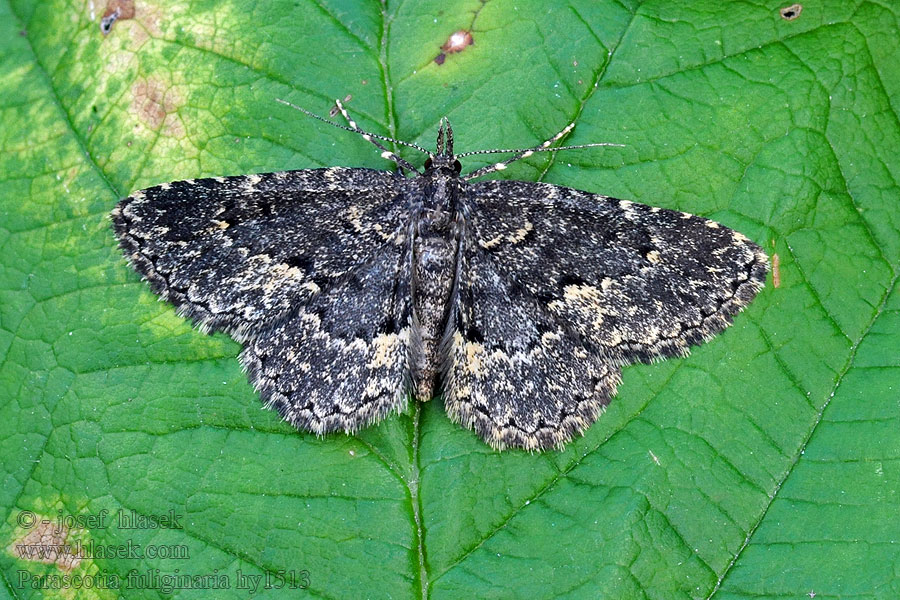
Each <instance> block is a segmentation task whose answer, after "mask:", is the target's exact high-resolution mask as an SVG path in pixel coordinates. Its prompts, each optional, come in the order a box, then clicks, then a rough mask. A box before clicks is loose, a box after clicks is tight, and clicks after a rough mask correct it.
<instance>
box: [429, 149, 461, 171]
mask: <svg viewBox="0 0 900 600" xmlns="http://www.w3.org/2000/svg"><path fill="white" fill-rule="evenodd" d="M448 169H449V170H451V171H453V174H454V175H459V174H460V172H461V171H462V163H460V162H459V161H458V160H456V157H455V156H453V155H452V154H451V155H450V156H444V155H443V154H436V155H432V156H429V157H428V158H427V159H426V160H425V172H426V173H434V172H435V171H441V170H448Z"/></svg>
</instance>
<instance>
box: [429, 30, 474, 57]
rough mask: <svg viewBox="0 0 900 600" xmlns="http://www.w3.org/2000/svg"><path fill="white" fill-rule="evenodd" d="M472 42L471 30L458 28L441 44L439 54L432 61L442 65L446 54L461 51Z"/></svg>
mask: <svg viewBox="0 0 900 600" xmlns="http://www.w3.org/2000/svg"><path fill="white" fill-rule="evenodd" d="M474 43H475V40H474V39H473V38H472V32H470V31H466V30H465V29H460V30H459V31H456V32H454V33H453V34H452V35H451V36H450V37H449V38H447V41H446V42H444V44H443V45H442V46H441V52H440V54H438V55H437V56H436V57H435V58H434V62H436V63H437V64H439V65H442V64H444V61H445V60H447V55H448V54H455V53H457V52H462V51H463V50H465V49H466V48H467V47H469V46H471V45H472V44H474Z"/></svg>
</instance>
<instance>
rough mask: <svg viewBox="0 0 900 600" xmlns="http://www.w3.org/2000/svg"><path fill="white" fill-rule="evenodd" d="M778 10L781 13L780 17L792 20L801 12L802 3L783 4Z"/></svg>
mask: <svg viewBox="0 0 900 600" xmlns="http://www.w3.org/2000/svg"><path fill="white" fill-rule="evenodd" d="M779 12H780V13H781V18H782V19H784V20H785V21H793V20H794V19H796V18H797V17H799V16H800V13H801V12H803V5H802V4H791V5H790V6H785V7H784V8H782V9H781V10H780V11H779Z"/></svg>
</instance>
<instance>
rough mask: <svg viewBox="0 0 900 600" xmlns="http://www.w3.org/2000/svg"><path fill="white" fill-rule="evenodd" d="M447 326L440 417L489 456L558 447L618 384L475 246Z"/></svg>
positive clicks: (605, 364) (613, 373) (598, 358)
mask: <svg viewBox="0 0 900 600" xmlns="http://www.w3.org/2000/svg"><path fill="white" fill-rule="evenodd" d="M467 241H470V240H467ZM449 325H450V328H451V329H450V333H449V337H448V339H447V342H446V343H447V352H448V355H447V364H446V370H445V373H444V405H445V407H446V410H447V414H448V415H449V416H450V418H451V419H452V420H454V421H456V422H458V423H462V424H463V425H464V426H466V427H469V428H470V429H474V430H475V431H476V432H477V433H478V435H480V436H481V437H482V438H483V439H484V440H485V441H486V442H488V443H489V444H490V445H491V446H493V447H494V448H498V449H502V448H505V447H507V446H514V447H519V448H525V449H528V450H543V449H547V448H551V447H554V446H557V447H562V445H563V444H564V443H565V442H567V441H568V440H570V439H571V438H572V436H573V435H575V434H576V433H579V432H581V431H583V430H584V429H585V428H587V427H588V426H590V424H591V423H593V422H594V421H595V420H596V419H597V416H598V415H599V414H600V411H601V410H602V409H603V407H605V406H606V404H607V403H609V400H610V397H611V396H612V394H613V393H614V392H615V389H616V386H617V385H618V383H619V375H620V373H619V369H618V367H616V366H615V365H613V364H612V363H611V362H609V361H607V360H605V359H604V358H603V356H602V355H601V354H600V353H599V352H598V351H597V349H596V348H594V347H593V346H592V345H591V344H590V343H589V342H586V341H585V340H583V339H581V338H580V337H578V336H577V335H574V334H573V333H572V332H570V331H568V330H567V329H566V328H565V327H564V326H563V325H561V324H560V323H559V322H558V321H557V320H556V319H555V318H554V317H553V315H551V314H549V313H548V312H547V310H546V307H545V306H543V305H542V304H541V303H540V301H539V300H538V299H536V298H535V297H534V296H533V295H532V294H530V293H529V292H528V290H527V289H525V288H524V287H522V286H521V285H519V284H518V283H517V282H516V281H515V280H514V279H511V278H509V277H506V276H505V275H504V274H503V273H502V271H501V270H500V269H499V268H498V265H497V264H496V262H495V261H494V260H493V258H492V257H491V256H489V255H488V254H487V253H485V252H484V251H483V249H482V248H480V247H478V246H477V245H475V246H472V245H469V246H467V247H465V248H464V249H463V252H462V260H461V265H460V278H459V282H458V289H457V295H456V306H455V307H454V320H453V321H452V322H451V323H450V324H449Z"/></svg>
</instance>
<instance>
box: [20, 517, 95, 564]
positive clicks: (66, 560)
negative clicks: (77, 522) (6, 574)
mask: <svg viewBox="0 0 900 600" xmlns="http://www.w3.org/2000/svg"><path fill="white" fill-rule="evenodd" d="M68 538H69V528H68V527H65V526H64V525H62V524H60V523H58V522H55V521H53V520H51V519H43V520H38V521H35V523H34V527H32V528H31V529H28V530H26V532H25V535H24V536H22V537H19V538H16V539H14V540H13V542H12V543H11V544H10V545H9V546H8V547H7V550H8V551H9V553H10V554H12V555H13V556H15V557H16V558H18V559H21V560H28V561H32V562H39V563H43V564H45V565H56V566H57V567H59V568H60V569H63V570H65V571H71V570H72V569H74V568H75V567H77V566H78V565H79V564H81V557H80V556H78V555H77V554H75V553H73V552H66V551H65V550H66V548H67V547H71V546H70V545H68V544H67V540H68Z"/></svg>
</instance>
